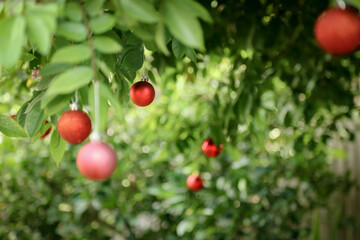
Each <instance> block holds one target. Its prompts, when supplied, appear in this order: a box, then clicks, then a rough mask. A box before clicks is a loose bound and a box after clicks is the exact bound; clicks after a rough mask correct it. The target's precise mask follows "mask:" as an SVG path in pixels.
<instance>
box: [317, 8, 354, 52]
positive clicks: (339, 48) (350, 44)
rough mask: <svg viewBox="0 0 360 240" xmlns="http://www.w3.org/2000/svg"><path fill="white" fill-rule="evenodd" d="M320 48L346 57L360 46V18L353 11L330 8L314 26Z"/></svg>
mask: <svg viewBox="0 0 360 240" xmlns="http://www.w3.org/2000/svg"><path fill="white" fill-rule="evenodd" d="M314 34H315V39H316V41H317V43H318V44H319V46H320V47H321V48H322V49H323V50H324V51H326V52H329V53H331V54H333V55H346V54H349V53H351V52H353V51H355V50H356V49H357V48H358V47H359V44H360V16H359V15H358V13H357V12H355V11H354V10H351V9H344V10H343V9H340V8H330V9H328V10H325V11H324V12H322V13H321V14H320V16H319V17H318V18H317V20H316V22H315V25H314Z"/></svg>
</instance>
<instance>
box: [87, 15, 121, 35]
mask: <svg viewBox="0 0 360 240" xmlns="http://www.w3.org/2000/svg"><path fill="white" fill-rule="evenodd" d="M115 22H116V19H115V17H114V16H113V15H111V14H108V13H104V14H102V15H100V16H99V17H97V18H93V19H91V20H90V22H89V23H90V28H91V30H92V31H93V32H94V33H96V34H101V33H104V32H107V31H109V30H111V29H112V28H113V27H114V25H115Z"/></svg>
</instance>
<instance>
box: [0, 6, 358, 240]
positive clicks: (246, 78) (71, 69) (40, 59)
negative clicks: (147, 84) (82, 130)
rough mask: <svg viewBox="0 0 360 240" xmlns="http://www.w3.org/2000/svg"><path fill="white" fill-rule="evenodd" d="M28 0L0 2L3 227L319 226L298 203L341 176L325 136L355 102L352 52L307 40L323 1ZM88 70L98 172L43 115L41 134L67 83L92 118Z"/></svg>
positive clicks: (59, 234) (19, 234)
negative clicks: (136, 89)
mask: <svg viewBox="0 0 360 240" xmlns="http://www.w3.org/2000/svg"><path fill="white" fill-rule="evenodd" d="M41 2H42V3H37V2H35V1H6V2H4V3H3V2H0V13H1V15H0V52H1V54H0V65H1V66H0V67H1V76H0V83H1V84H0V99H1V101H0V113H2V114H1V115H0V132H1V133H2V135H0V155H1V156H2V161H1V162H0V182H1V185H0V191H1V192H2V194H1V195H0V220H1V223H2V224H0V238H4V239H7V238H9V239H58V238H64V239H80V238H81V239H106V238H116V237H118V238H124V239H200V240H201V239H238V238H241V239H259V240H261V239H299V238H303V237H309V236H312V237H313V239H318V238H319V219H318V217H317V216H316V215H314V216H315V217H314V221H313V222H312V223H309V222H304V217H306V216H309V215H311V214H312V213H313V211H314V210H316V209H318V208H319V207H329V206H328V205H327V200H328V198H329V197H330V196H331V195H332V193H333V192H336V191H338V192H341V193H342V194H346V193H347V192H348V191H349V189H350V188H351V187H352V181H351V179H349V176H348V175H345V176H337V175H335V174H334V173H332V172H331V171H330V169H329V160H330V159H332V158H333V157H341V158H344V154H343V149H338V148H334V147H333V145H332V143H331V141H334V140H335V141H340V140H353V139H354V133H353V130H352V128H351V127H349V124H347V122H346V121H348V120H352V121H354V122H355V121H358V120H359V116H360V113H359V101H358V94H359V89H358V84H357V79H358V75H359V73H358V70H357V69H359V67H360V66H359V61H358V60H359V58H360V54H359V52H356V53H354V54H352V55H349V56H345V57H342V58H340V57H334V56H330V55H328V54H326V53H324V52H322V51H321V50H320V49H319V48H318V46H317V45H316V43H315V41H314V39H313V29H312V27H313V23H314V21H315V19H316V17H317V16H318V14H320V13H321V11H323V10H324V9H325V8H326V7H328V6H329V3H328V2H327V1H318V2H314V1H312V2H310V1H275V2H274V1H263V0H261V1H260V0H254V1H238V0H230V1H225V2H224V1H212V2H209V1H205V0H204V1H194V0H186V1H178V0H167V1H160V0H152V1H146V0H136V1H135V0H119V1H116V0H114V1H104V0H89V1H84V2H80V1H57V2H56V3H54V1H51V3H50V1H49V2H47V1H41ZM204 49H206V50H207V52H206V53H205V52H204ZM40 65H41V66H43V68H42V69H39V70H40V74H39V76H35V75H34V74H33V71H35V70H36V69H38V68H40ZM34 68H35V69H34ZM139 72H140V73H139ZM141 73H144V74H145V75H147V76H149V78H150V80H151V83H152V84H153V85H154V87H155V90H156V99H155V101H154V102H153V103H152V105H150V106H149V107H146V108H137V107H136V106H134V105H133V104H132V103H129V96H128V95H129V88H130V86H131V84H132V82H134V81H138V80H140V78H141ZM94 80H98V81H100V95H101V96H100V105H101V113H100V129H101V130H102V132H103V138H104V141H106V142H108V143H109V144H110V145H111V146H113V147H114V149H115V150H116V152H117V155H118V158H119V161H118V167H117V169H116V171H115V173H114V174H113V176H112V177H111V179H110V180H107V181H105V182H92V181H89V180H86V179H84V178H83V177H82V176H81V175H80V173H79V172H78V171H77V169H76V166H75V158H76V153H77V152H78V150H79V148H80V147H81V146H77V145H73V146H70V145H66V144H65V141H64V140H62V139H61V138H60V136H59V134H58V132H57V131H56V129H54V130H53V132H52V135H51V138H50V137H47V138H45V139H41V140H39V138H40V136H42V134H43V133H44V132H45V131H46V130H47V129H48V128H49V126H53V128H56V124H57V120H58V118H59V116H60V114H62V113H63V112H64V111H66V110H68V109H69V104H70V103H71V102H72V101H73V99H74V97H75V92H76V91H77V92H78V96H79V106H80V108H81V109H83V110H84V111H86V112H88V113H89V115H90V116H91V119H92V120H94V118H95V117H94V89H93V88H94V84H93V81H94ZM9 113H12V114H14V113H17V114H16V117H15V119H14V120H13V119H11V118H10V117H8V115H9ZM46 120H48V121H49V123H48V124H45V121H46ZM10 137H14V138H31V144H30V143H29V142H24V141H21V140H20V139H12V138H10ZM208 137H211V138H212V139H213V140H214V141H215V142H216V143H223V144H224V152H223V153H222V154H221V155H220V156H219V157H217V158H211V159H209V158H206V157H205V156H204V155H203V154H202V152H201V144H202V142H203V141H204V140H205V139H206V138H208ZM50 156H51V158H52V159H53V160H54V161H55V162H54V161H53V160H51V159H50ZM196 171H198V172H199V173H200V174H201V175H202V177H203V178H204V180H205V189H203V190H202V191H200V192H198V193H192V192H189V191H188V190H187V188H186V184H185V182H186V177H187V176H188V175H189V174H191V173H193V172H196ZM339 219H340V213H339V212H337V214H336V221H334V226H339V222H341V221H340V220H339ZM334 232H335V233H336V231H335V230H334ZM79 236H81V237H79Z"/></svg>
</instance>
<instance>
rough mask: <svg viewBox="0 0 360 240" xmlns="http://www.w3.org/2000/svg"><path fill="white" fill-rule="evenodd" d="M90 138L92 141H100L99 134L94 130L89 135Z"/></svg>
mask: <svg viewBox="0 0 360 240" xmlns="http://www.w3.org/2000/svg"><path fill="white" fill-rule="evenodd" d="M90 140H91V141H92V142H101V134H100V133H99V132H97V131H94V132H93V133H92V134H91V135H90Z"/></svg>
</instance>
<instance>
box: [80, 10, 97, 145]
mask: <svg viewBox="0 0 360 240" xmlns="http://www.w3.org/2000/svg"><path fill="white" fill-rule="evenodd" d="M82 13H83V17H84V23H85V26H86V30H87V33H88V42H89V48H90V51H91V69H92V71H93V73H94V79H93V82H94V102H95V103H94V108H95V126H94V139H95V140H100V139H99V136H100V119H99V118H100V83H99V79H98V75H97V68H96V58H95V49H94V44H93V38H92V33H91V30H90V24H89V19H88V17H87V15H86V11H85V8H84V6H82Z"/></svg>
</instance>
